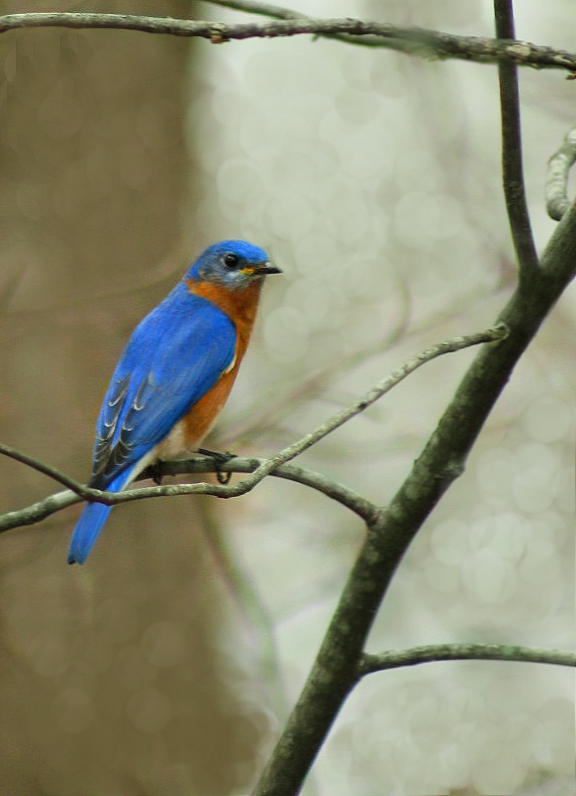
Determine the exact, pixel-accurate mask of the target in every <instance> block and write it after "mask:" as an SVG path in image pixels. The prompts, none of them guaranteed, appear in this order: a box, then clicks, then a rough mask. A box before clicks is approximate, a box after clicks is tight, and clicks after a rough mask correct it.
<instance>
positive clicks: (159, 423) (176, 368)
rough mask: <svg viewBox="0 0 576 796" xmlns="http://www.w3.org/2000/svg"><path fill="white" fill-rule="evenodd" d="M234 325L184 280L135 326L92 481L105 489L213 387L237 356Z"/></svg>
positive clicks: (106, 408) (103, 418)
mask: <svg viewBox="0 0 576 796" xmlns="http://www.w3.org/2000/svg"><path fill="white" fill-rule="evenodd" d="M235 347H236V329H235V326H234V324H233V323H232V321H231V320H230V319H229V318H228V316H227V315H225V314H224V313H223V312H222V311H221V310H220V309H218V307H216V306H215V305H214V304H211V303H210V302H209V301H207V300H206V299H204V298H201V297H199V296H195V295H192V294H190V293H189V292H188V291H187V290H186V287H185V286H184V285H183V284H182V283H181V284H180V285H179V286H178V287H176V288H175V289H174V290H173V291H172V293H170V295H169V296H168V297H167V298H166V299H165V300H164V301H163V302H162V303H161V304H159V305H158V306H157V307H156V309H154V310H153V311H152V312H151V313H150V314H149V315H148V316H147V317H146V318H144V320H143V321H141V323H140V324H139V325H138V326H137V327H136V329H135V330H134V333H133V334H132V337H131V338H130V340H129V342H128V345H127V346H126V348H125V350H124V352H123V354H122V356H121V357H120V361H119V362H118V365H117V366H116V370H115V371H114V375H113V376H112V380H111V382H110V385H109V387H108V391H107V392H106V396H105V398H104V402H103V404H102V408H101V410H100V415H99V417H98V421H97V424H96V443H95V445H94V457H93V465H92V477H91V479H90V485H91V486H95V487H97V488H99V489H104V488H106V487H107V486H108V485H109V484H110V482H111V481H112V480H115V479H116V478H117V477H118V475H119V474H120V473H123V472H125V471H126V470H127V469H128V468H132V466H133V465H135V464H136V462H138V461H139V460H140V459H141V458H142V456H144V455H145V454H146V453H148V451H150V450H151V449H152V448H153V447H154V446H155V445H157V444H158V443H159V442H160V441H161V440H162V439H164V437H166V436H167V434H168V433H169V432H170V430H171V429H172V427H173V426H174V425H175V424H176V423H177V422H178V421H179V420H180V419H181V418H182V417H183V416H184V415H185V414H186V412H187V410H188V409H189V408H190V407H191V406H193V405H194V404H195V403H196V402H197V401H198V400H200V398H202V396H203V395H204V394H205V393H206V392H208V390H209V389H210V388H211V387H213V385H214V384H215V383H216V382H217V381H218V379H219V378H220V376H221V375H222V373H223V372H224V371H225V370H226V368H227V367H228V366H229V365H230V363H231V362H232V359H233V357H234V350H235Z"/></svg>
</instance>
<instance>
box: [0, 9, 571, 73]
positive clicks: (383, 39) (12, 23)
mask: <svg viewBox="0 0 576 796" xmlns="http://www.w3.org/2000/svg"><path fill="white" fill-rule="evenodd" d="M38 27H58V28H72V29H84V28H97V29H107V28H113V29H116V30H136V31H141V32H144V33H154V34H167V35H171V36H187V37H200V38H204V39H209V40H210V41H211V42H212V43H213V44H222V43H223V42H226V41H230V40H232V39H252V38H276V37H278V36H298V35H306V34H312V35H317V36H326V35H330V36H332V35H335V34H345V35H346V36H348V37H352V36H356V37H362V39H363V40H364V39H365V38H367V37H376V38H375V39H374V38H370V39H368V43H369V44H371V45H372V46H375V45H377V46H380V47H386V48H388V49H390V48H392V49H395V50H400V51H402V52H405V53H407V54H408V55H413V56H416V57H419V58H425V59H447V58H456V59H459V60H464V61H474V62H476V63H484V64H486V63H496V62H499V61H505V62H508V63H513V64H518V65H519V66H532V67H536V68H537V69H543V68H548V69H564V70H568V71H569V72H570V73H574V72H576V53H570V52H567V51H566V50H556V49H554V48H552V47H542V46H539V45H536V44H530V43H529V42H523V41H514V40H500V41H498V40H495V39H487V38H479V37H477V36H455V35H453V34H451V33H442V32H440V31H436V30H428V29H426V28H402V27H398V26H397V25H390V24H388V23H385V22H381V23H380V22H371V21H365V20H359V19H307V18H305V19H303V18H300V17H298V18H297V19H279V20H275V21H273V22H264V23H262V24H257V23H252V22H250V23H243V24H237V25H227V24H224V23H221V22H205V21H202V22H197V21H193V20H187V19H172V18H171V17H144V16H136V15H132V14H92V13H90V14H89V13H67V12H62V13H29V14H5V15H4V16H0V33H5V32H7V31H9V30H16V29H18V28H38ZM348 41H350V42H351V43H358V42H357V41H355V40H352V39H350V38H349V39H348Z"/></svg>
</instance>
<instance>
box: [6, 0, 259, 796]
mask: <svg viewBox="0 0 576 796" xmlns="http://www.w3.org/2000/svg"><path fill="white" fill-rule="evenodd" d="M154 6H156V7H154ZM32 10H33V11H42V10H51V11H55V10H71V9H70V5H69V4H68V3H60V4H58V3H56V4H55V3H53V2H52V3H50V4H45V3H30V4H23V3H20V2H16V1H15V0H14V2H11V3H10V2H7V3H5V4H4V5H3V13H10V12H24V11H32ZM90 10H91V11H114V12H122V13H138V12H141V11H142V4H141V3H137V2H122V3H121V4H118V3H108V4H105V3H100V4H98V3H97V4H92V5H91V7H90ZM186 10H187V11H191V10H195V9H193V8H190V7H188V8H187V9H186ZM182 11H183V8H182V3H179V2H175V1H174V2H166V0H164V2H161V3H156V4H154V3H148V4H147V6H146V13H149V14H158V15H167V16H170V15H172V16H181V15H182ZM202 46H205V45H203V44H202V43H193V44H191V43H190V42H189V41H188V40H185V39H178V38H174V37H164V36H146V35H142V34H138V33H126V32H114V31H65V30H62V29H41V30H25V31H18V32H15V33H7V34H5V35H3V36H2V37H1V38H0V57H1V61H2V64H3V67H4V83H3V87H2V95H1V108H0V113H1V120H0V131H1V132H0V136H1V139H0V194H1V195H2V197H3V202H2V208H1V210H0V234H1V237H2V263H1V268H0V331H1V334H2V339H3V341H4V343H3V345H2V346H1V347H0V372H1V373H2V382H1V383H2V400H1V402H0V438H1V439H3V440H5V441H6V442H8V443H10V444H13V445H15V446H17V447H18V448H20V449H22V450H25V451H28V452H30V453H32V454H34V455H37V456H38V457H40V458H42V459H44V460H46V461H49V462H51V463H53V464H55V465H57V466H60V467H61V468H62V469H63V470H65V471H67V472H69V473H71V474H74V475H76V476H78V477H79V478H86V477H87V475H88V470H89V461H90V453H91V447H92V442H93V428H94V423H95V419H96V415H97V412H98V408H99V405H100V402H101V399H102V396H103V394H104V390H105V388H106V385H107V382H108V379H109V378H110V375H111V373H112V369H113V367H114V364H115V362H116V358H117V356H118V353H119V352H120V350H121V348H122V347H123V344H124V342H125V341H126V339H127V337H128V335H129V333H130V331H131V329H132V328H133V326H134V325H135V324H136V322H137V321H138V320H139V319H140V318H141V317H142V316H143V315H144V314H145V313H146V312H147V311H148V310H149V309H150V308H151V307H152V306H153V305H154V304H155V303H156V302H157V301H158V300H159V299H160V298H161V297H162V296H163V295H164V294H165V293H166V292H167V290H168V289H169V287H171V286H172V284H173V283H174V282H175V281H176V279H177V278H178V277H179V275H180V272H181V270H182V269H183V267H184V266H185V264H186V257H187V256H188V255H189V254H193V253H194V252H195V251H197V250H198V249H199V248H200V247H201V246H203V245H204V243H206V241H202V240H200V241H198V240H194V241H191V240H190V232H191V230H192V229H193V221H192V219H189V218H186V214H185V210H186V208H188V207H189V206H193V204H194V197H193V196H192V197H190V199H191V201H190V202H189V201H188V198H189V190H190V185H191V184H192V180H191V179H190V176H191V173H192V172H193V170H194V168H195V166H194V161H193V160H192V159H191V158H190V156H189V154H188V153H187V149H186V142H185V136H184V125H185V119H186V113H187V105H188V98H189V95H190V91H191V89H192V87H193V86H191V80H190V75H193V74H194V72H193V70H191V68H190V67H191V60H190V59H191V57H192V58H198V57H199V56H200V54H201V49H200V48H201V47H202ZM183 238H184V239H185V240H186V245H182V243H181V241H182V239H183ZM0 467H1V473H0V475H1V477H0V500H1V502H2V505H3V506H4V507H5V508H6V509H8V508H12V507H14V508H16V507H17V506H19V505H23V504H24V503H26V502H29V501H32V500H36V499H39V498H41V497H42V496H43V495H45V494H48V493H49V492H50V491H52V490H53V489H54V485H53V484H52V483H50V482H48V481H46V479H44V478H42V477H40V476H38V475H37V474H35V473H33V472H32V471H31V470H29V469H27V468H19V467H17V466H14V463H13V462H9V461H0ZM195 505H197V503H196V504H195V501H194V500H183V501H170V502H162V501H152V502H148V503H146V505H144V504H139V505H134V506H130V507H126V508H123V509H122V510H121V511H120V510H119V511H115V512H114V514H113V516H112V518H111V521H110V523H109V526H108V527H107V528H106V531H105V534H104V535H103V538H102V539H101V543H100V544H99V545H98V547H97V549H96V550H95V552H94V554H93V556H92V557H91V559H90V562H89V563H88V565H87V566H86V567H84V569H81V568H80V567H73V568H72V567H68V566H67V564H66V549H67V544H68V539H69V535H70V533H71V531H72V528H73V525H74V522H75V519H76V517H77V515H78V509H77V508H74V509H72V510H70V511H69V512H67V513H66V516H64V517H58V518H55V519H54V520H52V521H49V522H45V523H43V524H42V525H41V526H39V527H37V528H33V529H30V530H29V531H24V532H22V531H20V532H18V533H16V534H8V535H6V536H4V537H3V539H2V557H1V564H0V567H1V573H0V603H1V605H2V608H1V609H0V611H1V612H0V623H1V625H0V634H1V635H0V661H1V662H2V663H1V665H2V671H1V680H0V715H1V716H2V721H1V724H0V749H1V750H2V751H1V752H0V756H1V761H0V794H2V795H4V794H6V795H8V794H15V793H28V794H34V793H49V794H56V793H57V794H79V793H83V794H100V793H112V792H113V793H122V794H128V793H146V794H152V793H171V794H178V793H190V792H192V791H194V792H201V793H204V794H218V793H228V792H230V791H231V790H234V789H238V788H239V787H242V786H243V785H244V786H245V784H246V778H247V777H250V775H251V773H252V772H251V769H250V768H249V767H246V764H245V762H244V761H245V759H247V760H253V759H254V746H255V745H256V744H257V742H258V738H257V737H256V735H257V733H255V732H254V731H252V732H249V733H247V732H246V729H245V722H246V717H245V716H244V717H243V716H241V715H240V708H239V707H238V704H235V703H234V699H235V697H234V695H233V694H232V693H231V691H232V689H231V687H230V686H229V685H228V686H227V685H226V683H223V682H221V679H219V678H218V671H219V669H222V666H220V667H219V666H218V665H217V663H218V655H221V654H222V653H217V652H216V641H215V640H214V629H215V627H216V623H218V626H220V624H221V623H222V621H223V619H224V617H223V603H222V597H223V593H222V591H219V587H218V585H217V584H218V582H219V579H218V578H217V577H215V574H214V571H213V569H214V566H215V565H214V562H213V561H212V559H211V557H210V555H209V554H208V553H207V551H206V546H205V543H204V540H203V537H202V530H201V522H200V517H199V514H198V512H197V510H196V509H195ZM168 539H169V544H166V543H165V540H168Z"/></svg>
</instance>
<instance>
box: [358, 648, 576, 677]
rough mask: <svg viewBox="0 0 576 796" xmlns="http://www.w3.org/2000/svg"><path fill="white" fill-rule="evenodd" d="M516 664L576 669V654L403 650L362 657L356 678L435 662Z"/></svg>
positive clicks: (516, 650) (529, 650) (520, 650)
mask: <svg viewBox="0 0 576 796" xmlns="http://www.w3.org/2000/svg"><path fill="white" fill-rule="evenodd" d="M463 660H477V661H520V662H525V663H549V664H552V665H557V666H572V667H574V666H576V653H574V652H566V651H564V650H548V649H539V648H537V647H518V646H512V645H506V644H432V645H430V646H425V647H412V648H411V649H407V650H400V651H391V652H383V653H381V654H379V655H368V654H364V655H363V656H362V658H361V660H360V665H359V667H358V673H359V676H360V677H364V676H365V675H367V674H373V673H374V672H382V671H385V670H386V669H396V668H398V667H400V666H416V665H418V664H420V663H433V662H435V661H463Z"/></svg>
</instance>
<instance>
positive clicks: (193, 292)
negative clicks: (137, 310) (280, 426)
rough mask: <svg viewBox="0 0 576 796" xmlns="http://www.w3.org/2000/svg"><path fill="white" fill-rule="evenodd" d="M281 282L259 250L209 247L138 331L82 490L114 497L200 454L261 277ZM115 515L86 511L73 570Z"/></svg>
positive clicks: (115, 380) (74, 546)
mask: <svg viewBox="0 0 576 796" xmlns="http://www.w3.org/2000/svg"><path fill="white" fill-rule="evenodd" d="M278 273H281V271H280V269H279V268H277V267H276V266H274V265H271V264H270V263H269V262H268V257H267V255H266V252H264V251H263V250H262V249H260V248H259V247H258V246H254V245H252V244H251V243H246V242H244V241H239V240H225V241H221V242H220V243H215V244H213V245H212V246H209V247H208V248H207V249H206V250H205V251H204V252H203V253H202V254H201V255H200V257H199V258H198V259H197V260H196V262H195V263H194V264H193V265H192V266H191V267H190V268H189V269H188V270H187V271H186V273H185V274H184V276H183V277H182V279H181V280H180V282H179V283H178V284H177V285H176V287H175V288H174V289H173V290H172V291H171V292H170V293H169V294H168V296H167V297H166V298H165V299H164V301H162V302H161V303H160V304H159V305H158V306H157V307H156V308H155V309H153V310H152V312H150V314H149V315H147V316H146V317H145V318H144V319H143V320H142V321H141V322H140V323H139V324H138V326H137V327H136V329H135V330H134V332H133V333H132V336H131V337H130V340H129V341H128V344H127V346H126V348H125V349H124V351H123V353H122V355H121V357H120V360H119V362H118V364H117V365H116V369H115V371H114V374H113V376H112V379H111V381H110V384H109V386H108V390H107V392H106V395H105V397H104V401H103V403H102V407H101V409H100V414H99V416H98V421H97V423H96V441H95V444H94V453H93V460H92V474H91V477H90V481H89V482H88V486H91V487H94V488H96V489H102V490H109V491H111V492H119V491H121V490H122V489H124V488H125V487H126V486H127V485H128V484H130V482H131V481H133V480H134V479H135V478H136V477H137V476H138V475H139V474H140V473H141V472H142V471H143V470H145V469H146V467H148V465H150V464H153V463H154V462H155V461H157V460H162V459H164V460H167V459H176V458H182V457H183V456H186V455H187V454H189V453H190V452H191V451H194V450H195V449H197V448H198V446H199V445H200V443H201V442H202V440H203V439H204V437H205V436H206V434H207V433H208V431H209V430H210V428H211V426H212V424H213V423H214V421H215V419H216V417H217V415H218V414H219V412H220V411H221V409H222V407H223V406H224V404H225V402H226V399H227V398H228V394H229V393H230V390H231V389H232V385H233V384H234V380H235V379H236V375H237V374H238V368H239V367H240V363H241V361H242V358H243V356H244V354H245V353H246V348H247V346H248V341H249V339H250V334H251V332H252V327H253V325H254V319H255V317H256V311H257V309H258V302H259V299H260V290H261V288H262V283H263V281H264V277H265V276H266V275H267V274H278ZM111 510H112V507H111V506H105V505H104V504H103V503H89V504H88V505H87V506H86V507H85V508H84V511H83V512H82V514H81V515H80V518H79V520H78V523H77V525H76V528H75V529H74V533H73V535H72V540H71V543H70V549H69V552H68V563H69V564H74V563H78V564H83V563H84V561H85V560H86V558H87V556H88V554H89V553H90V550H91V549H92V546H93V545H94V542H95V541H96V539H97V537H98V534H99V533H100V530H101V529H102V526H103V525H104V523H105V522H106V519H107V517H108V514H109V513H110V511H111Z"/></svg>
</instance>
